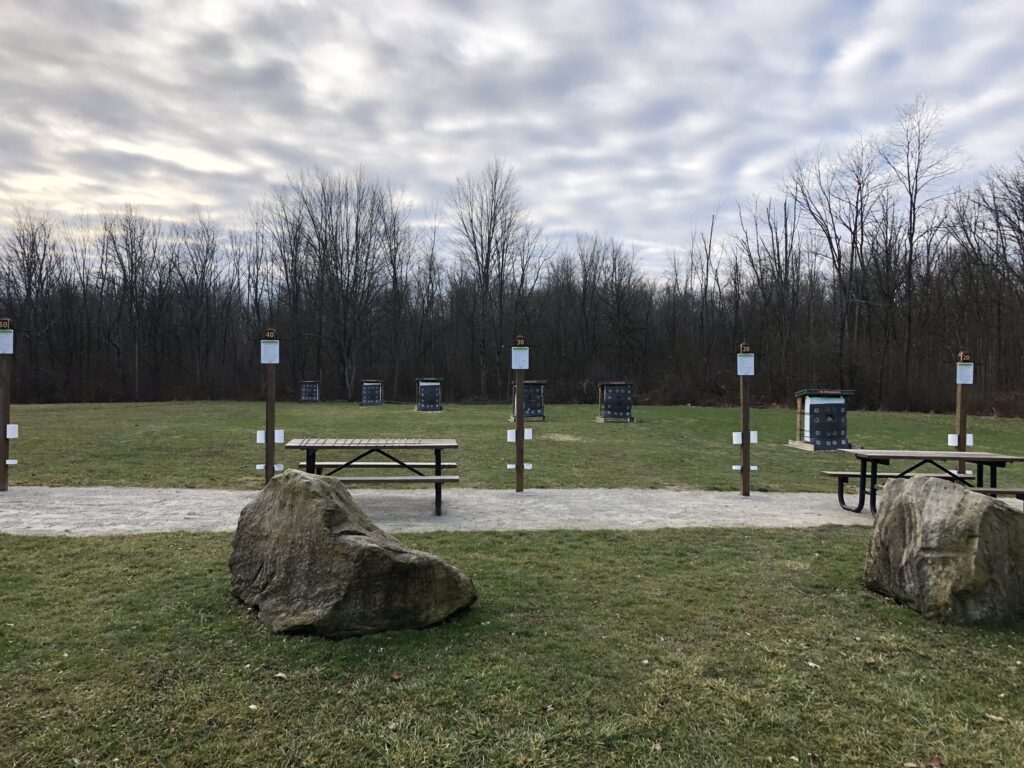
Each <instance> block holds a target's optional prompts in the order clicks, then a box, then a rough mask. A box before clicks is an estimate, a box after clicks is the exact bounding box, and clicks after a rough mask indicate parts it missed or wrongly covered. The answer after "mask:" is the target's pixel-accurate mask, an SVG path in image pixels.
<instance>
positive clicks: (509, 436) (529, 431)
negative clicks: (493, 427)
mask: <svg viewBox="0 0 1024 768" xmlns="http://www.w3.org/2000/svg"><path fill="white" fill-rule="evenodd" d="M505 434H506V438H505V439H506V440H508V442H510V443H514V442H515V441H516V431H515V430H514V429H509V430H506V431H505ZM523 440H533V427H523Z"/></svg>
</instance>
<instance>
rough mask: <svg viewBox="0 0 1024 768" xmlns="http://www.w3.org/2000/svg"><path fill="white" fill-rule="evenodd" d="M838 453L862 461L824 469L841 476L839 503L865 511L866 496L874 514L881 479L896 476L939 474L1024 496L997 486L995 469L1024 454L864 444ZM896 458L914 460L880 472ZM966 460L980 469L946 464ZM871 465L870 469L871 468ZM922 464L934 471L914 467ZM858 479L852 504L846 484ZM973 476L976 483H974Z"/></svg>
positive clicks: (977, 488) (997, 492)
mask: <svg viewBox="0 0 1024 768" xmlns="http://www.w3.org/2000/svg"><path fill="white" fill-rule="evenodd" d="M837 453H847V454H850V455H851V456H853V457H854V458H856V459H857V460H858V461H859V462H860V469H859V470H827V471H824V472H822V474H823V475H825V476H827V477H835V478H836V479H837V480H838V496H839V506H841V507H842V508H843V509H845V510H848V511H850V512H862V511H863V510H864V502H865V501H866V500H867V501H868V502H869V505H870V507H869V508H870V510H871V514H872V515H873V514H875V513H876V511H877V509H876V501H877V494H878V488H879V487H880V486H879V483H878V481H879V480H880V479H881V480H885V479H892V478H897V477H920V476H922V475H923V476H926V477H938V478H944V479H948V480H951V481H953V482H957V483H962V484H964V485H967V486H968V487H970V488H971V490H974V491H978V492H979V493H986V494H988V495H992V496H995V495H1006V496H1009V495H1017V494H1016V493H1011V491H1018V490H1019V491H1020V492H1021V495H1020V496H1018V498H1021V497H1024V489H1009V488H1004V489H1000V488H998V484H997V482H996V470H997V469H998V468H1000V467H1005V466H1006V465H1007V464H1010V463H1013V462H1021V461H1024V456H1008V455H1005V454H1001V453H986V452H982V451H949V450H944V451H903V450H895V451H887V450H869V449H863V448H844V449H842V450H840V451H837ZM893 461H906V462H911V466H909V467H907V468H906V469H904V470H902V471H898V472H879V471H878V467H879V465H889V464H890V463H891V462H893ZM959 462H964V463H966V464H974V465H975V466H976V468H977V471H976V472H975V473H974V474H969V473H966V472H958V471H956V470H953V469H949V468H948V467H946V466H944V464H953V463H959ZM869 467H870V469H869ZM922 467H931V468H933V469H934V472H926V473H920V472H915V470H917V469H920V468H922ZM986 469H988V479H989V483H988V487H987V488H986V487H985V470H986ZM854 477H856V478H858V479H859V487H858V495H857V504H856V506H851V505H849V504H847V503H846V497H845V494H844V490H845V489H844V486H845V485H846V484H847V482H849V481H850V479H851V478H854ZM971 480H974V484H973V485H972V484H971V482H970V481H971Z"/></svg>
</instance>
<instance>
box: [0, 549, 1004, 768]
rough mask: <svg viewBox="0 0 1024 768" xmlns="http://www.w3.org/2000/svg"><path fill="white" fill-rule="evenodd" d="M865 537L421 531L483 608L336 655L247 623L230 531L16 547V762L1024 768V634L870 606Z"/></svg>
mask: <svg viewBox="0 0 1024 768" xmlns="http://www.w3.org/2000/svg"><path fill="white" fill-rule="evenodd" d="M867 537H868V532H867V531H865V530H860V529H817V530H807V531H784V532H783V531H762V532H758V533H754V532H750V531H734V530H731V531H724V530H664V531H653V532H631V533H608V532H588V533H580V532H570V531H564V532H547V533H501V534H497V533H493V534H491V533H474V534H451V533H446V534H429V535H417V536H412V535H408V536H404V537H402V538H403V539H404V540H405V541H406V542H407V543H409V544H412V545H414V546H417V547H420V548H423V549H428V550H430V551H433V552H436V553H438V554H439V555H441V556H442V557H444V558H446V559H447V560H448V561H449V562H452V563H453V564H455V565H457V566H459V567H461V568H462V569H463V570H465V571H466V572H467V573H469V574H470V575H471V576H472V577H473V579H474V580H475V581H476V584H477V587H478V589H479V591H480V595H481V598H480V600H479V602H478V603H477V604H476V606H474V607H473V608H472V609H470V610H469V611H467V612H465V613H463V614H461V615H459V616H457V617H456V618H454V619H453V620H450V621H449V622H447V623H445V624H443V625H441V626H438V627H435V628H432V629H429V630H425V631H420V632H415V631H409V632H392V633H386V634H381V635H376V636H371V637H363V638H356V639H350V640H345V641H339V642H332V641H327V640H321V639H317V638H310V637H280V636H273V635H270V634H268V633H267V631H266V630H265V629H264V628H263V627H262V626H261V625H260V624H259V623H258V622H257V621H255V620H254V619H252V618H251V617H248V616H247V615H246V612H245V610H244V608H243V607H242V606H240V605H239V604H237V603H235V602H234V601H233V600H232V599H231V598H230V596H229V594H228V572H227V557H228V552H229V548H230V537H229V536H228V535H224V534H159V535H147V536H128V537H104V538H91V539H71V538H62V539H57V538H34V537H13V536H0V647H2V649H3V650H2V653H0V765H4V766H10V765H17V766H51V765H77V766H92V765H107V766H112V765H118V766H133V765H153V766H156V765H160V766H172V765H182V766H196V765H216V766H254V765H274V766H277V765H295V766H309V765H366V764H375V765H376V764H380V765H395V766H399V765H401V766H443V765H458V766H479V765H538V766H583V765H625V766H633V765H648V764H649V765H673V766H674V765H685V766H768V765H775V766H778V765H796V764H797V763H796V762H793V760H792V759H791V758H792V757H795V758H797V759H798V761H799V764H800V765H804V766H814V765H818V766H902V765H904V764H905V763H909V762H915V763H917V764H918V765H924V763H925V761H927V760H928V759H929V758H930V757H931V755H932V754H934V753H938V754H940V755H942V756H943V758H944V759H945V761H946V762H945V764H946V765H948V766H1010V765H1021V764H1024V687H1022V685H1021V683H1022V682H1024V667H1022V666H1021V664H1022V662H1024V636H1022V630H1024V625H1021V624H1019V623H1018V624H1015V625H1010V626H1004V627H997V628H986V629H977V628H975V629H966V628H959V627H951V626H942V625H938V624H935V623H933V622H930V621H925V620H923V619H921V618H920V617H918V616H917V615H915V614H914V613H912V612H910V611H908V610H906V609H904V608H901V607H899V606H896V605H894V604H892V603H890V602H888V601H886V600H884V599H882V598H880V597H878V596H877V595H874V594H871V593H868V592H866V591H864V590H863V589H862V588H861V587H860V586H859V584H860V575H861V572H862V568H863V560H864V552H865V547H866V542H867ZM115 758H117V760H116V761H115Z"/></svg>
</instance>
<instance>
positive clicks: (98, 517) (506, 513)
mask: <svg viewBox="0 0 1024 768" xmlns="http://www.w3.org/2000/svg"><path fill="white" fill-rule="evenodd" d="M352 495H353V496H354V497H355V498H356V500H357V501H359V503H360V504H361V505H362V506H363V508H364V509H365V510H366V512H367V514H368V515H369V516H370V518H371V519H372V520H373V521H374V522H375V523H377V524H378V525H379V526H380V527H381V528H383V529H384V530H386V531H394V532H401V531H509V530H545V529H553V528H576V529H619V530H626V529H642V528H692V527H727V528H732V527H750V528H807V527H812V526H817V525H871V522H872V518H871V516H870V515H868V514H861V515H855V514H852V513H850V512H844V511H843V510H841V509H840V508H839V505H838V503H837V502H836V498H835V496H834V495H832V494H827V493H755V494H754V495H752V496H750V497H749V498H743V497H742V496H740V495H739V494H738V493H736V492H716V491H689V490H679V491H660V490H659V491H655V490H641V489H631V488H616V489H607V488H584V489H578V490H562V489H559V490H547V489H534V490H528V491H526V492H525V493H519V494H517V493H514V492H512V491H508V490H502V491H495V490H478V489H471V488H458V489H451V490H448V489H446V490H445V494H444V514H443V515H442V516H440V517H438V516H436V515H435V514H434V494H433V493H430V492H424V491H389V490H371V489H358V488H357V489H356V490H354V491H353V494H352ZM254 496H255V492H254V491H211V490H191V489H184V488H47V487H41V486H20V487H19V486H15V487H13V488H11V489H10V490H9V491H8V492H6V493H0V532H2V533H18V534H41V535H52V536H94V535H100V534H113V533H152V532H156V531H233V530H234V529H235V524H236V523H237V521H238V513H239V512H240V511H241V509H242V507H243V506H245V504H246V503H247V502H248V501H249V500H250V499H252V498H253V497H254Z"/></svg>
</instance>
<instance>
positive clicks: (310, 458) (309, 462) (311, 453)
mask: <svg viewBox="0 0 1024 768" xmlns="http://www.w3.org/2000/svg"><path fill="white" fill-rule="evenodd" d="M306 471H307V472H309V474H311V475H315V474H316V451H315V450H307V451H306Z"/></svg>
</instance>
